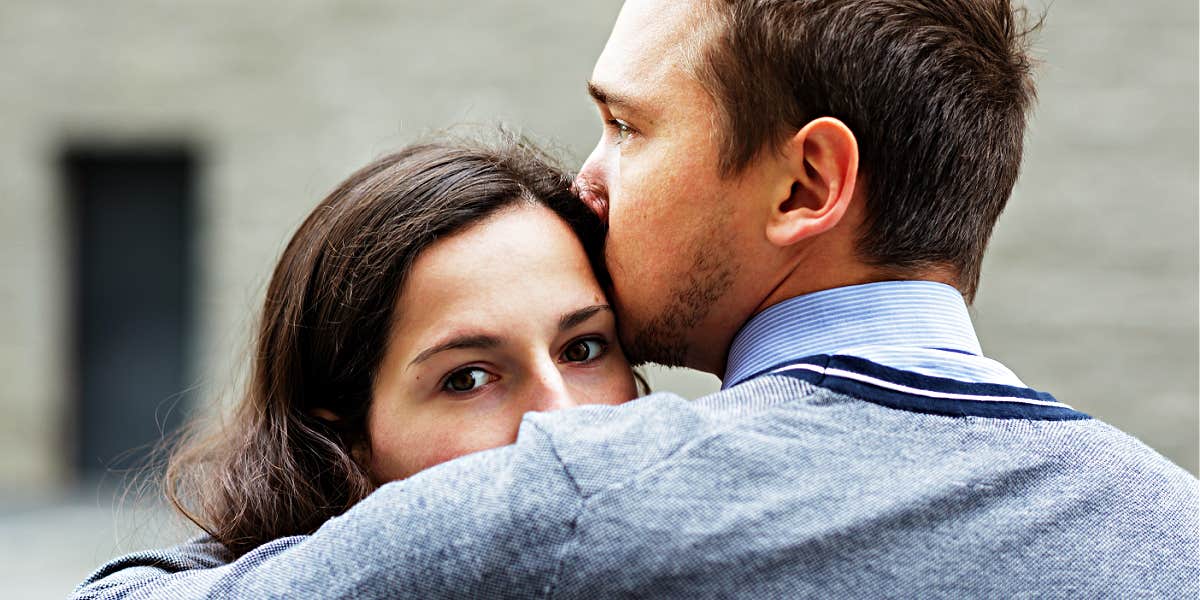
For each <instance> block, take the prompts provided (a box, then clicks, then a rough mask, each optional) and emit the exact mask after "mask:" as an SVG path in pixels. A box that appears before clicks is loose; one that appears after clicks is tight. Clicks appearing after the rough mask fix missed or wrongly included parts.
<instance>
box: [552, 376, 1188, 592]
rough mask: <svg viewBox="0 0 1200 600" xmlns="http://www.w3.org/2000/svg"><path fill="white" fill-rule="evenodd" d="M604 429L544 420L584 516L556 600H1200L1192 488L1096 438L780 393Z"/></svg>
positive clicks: (790, 385)
mask: <svg viewBox="0 0 1200 600" xmlns="http://www.w3.org/2000/svg"><path fill="white" fill-rule="evenodd" d="M747 407H754V408H752V409H748V408H747ZM630 409H632V410H630ZM597 412H599V411H597ZM603 412H605V413H606V414H605V415H604V416H603V417H601V418H597V419H595V421H585V422H582V423H581V422H579V420H578V419H563V418H556V416H554V415H537V416H534V417H532V418H531V420H532V421H533V422H534V423H537V424H538V425H539V426H540V427H541V428H542V429H543V430H544V431H546V432H547V434H548V436H549V438H550V439H551V440H552V441H553V440H558V439H561V440H563V443H562V444H557V443H556V444H555V451H556V452H557V454H558V455H559V456H560V457H561V458H562V461H563V464H564V466H565V468H566V470H567V472H568V473H570V474H571V476H572V478H573V479H574V481H575V482H576V483H577V484H578V485H579V489H580V495H581V496H582V497H583V499H584V503H583V510H582V511H581V513H580V516H579V518H578V521H577V525H576V531H575V535H574V540H573V541H572V543H571V544H569V545H568V546H566V548H565V550H564V557H563V561H562V566H561V573H562V575H561V580H560V582H559V584H558V589H559V593H558V594H556V596H558V597H589V596H594V595H596V594H597V593H600V594H601V595H610V594H613V595H623V594H630V595H652V596H654V597H660V596H673V597H680V598H684V597H701V596H703V597H734V596H740V597H772V596H774V597H779V596H785V597H797V596H801V597H803V596H821V597H829V596H857V597H880V596H897V597H930V596H942V597H944V596H960V597H964V596H966V597H995V596H1005V597H1009V596H1021V595H1031V596H1033V595H1036V596H1049V597H1056V596H1088V597H1095V596H1100V595H1117V596H1146V595H1149V596H1179V597H1195V596H1196V595H1197V593H1198V590H1197V582H1198V579H1200V567H1198V562H1200V556H1198V554H1200V542H1198V540H1197V527H1198V520H1197V512H1198V511H1200V494H1198V487H1197V482H1196V480H1195V479H1194V478H1193V477H1191V476H1190V475H1189V474H1187V473H1186V472H1184V471H1182V470H1181V469H1179V468H1178V467H1176V466H1175V465H1173V464H1171V463H1170V462H1168V461H1167V460H1165V459H1163V458H1162V457H1160V456H1159V455H1157V454H1156V453H1155V452H1153V451H1152V450H1150V449H1149V448H1147V447H1145V446H1144V445H1142V444H1141V443H1140V442H1138V441H1136V440H1134V439H1133V438H1130V437H1129V436H1127V435H1125V434H1123V433H1121V432H1119V431H1117V430H1115V429H1113V428H1112V427H1110V426H1108V425H1106V424H1103V423H1101V422H1098V421H1095V420H1092V419H1078V418H1069V419H1057V420H1034V419H1015V418H986V417H973V416H941V415H934V414H925V413H920V412H915V411H910V410H904V409H897V408H891V407H887V406H883V405H880V404H878V403H875V402H871V401H864V400H862V399H858V398H853V397H851V396H847V395H842V394H836V393H832V392H830V391H828V390H825V389H822V388H820V387H816V386H813V385H810V384H808V383H807V382H804V381H800V380H797V379H794V378H791V377H787V376H771V377H763V378H759V379H755V380H752V381H750V382H747V383H745V384H743V385H741V386H738V387H736V388H733V389H731V390H728V391H725V392H722V393H718V394H715V395H713V396H710V397H708V398H705V399H702V400H700V401H698V402H696V403H693V404H688V403H685V402H683V401H680V400H669V399H659V398H649V399H646V400H642V401H639V405H638V406H636V407H628V408H627V409H625V410H617V411H603ZM578 427H589V428H593V427H594V428H597V429H595V430H596V431H620V432H622V435H620V436H615V437H613V438H609V439H606V440H604V443H599V444H597V443H591V442H590V441H588V440H587V436H586V435H585V434H583V433H581V432H580V431H577V430H576V428H578ZM581 440H582V441H581ZM648 446H649V447H652V448H653V449H652V450H650V448H648ZM612 465H625V466H626V468H624V469H620V470H616V469H613V467H612Z"/></svg>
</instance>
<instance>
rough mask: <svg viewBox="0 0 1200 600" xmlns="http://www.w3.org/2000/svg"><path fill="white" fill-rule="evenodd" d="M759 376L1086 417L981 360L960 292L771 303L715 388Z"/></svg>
mask: <svg viewBox="0 0 1200 600" xmlns="http://www.w3.org/2000/svg"><path fill="white" fill-rule="evenodd" d="M766 373H782V374H788V375H791V376H797V377H801V378H803V379H805V380H808V381H809V382H810V383H817V384H818V385H825V386H826V387H831V388H835V389H842V388H845V389H843V390H842V391H846V392H847V393H853V392H863V391H864V389H865V388H864V387H862V386H867V387H869V388H870V389H871V390H873V391H872V393H871V394H870V396H871V398H872V399H876V400H879V399H890V400H888V401H886V402H883V403H885V404H889V405H892V406H896V407H897V408H907V409H911V410H919V411H922V412H936V413H941V414H960V415H980V416H1010V417H1030V418H1037V415H1038V414H1040V415H1041V416H1044V417H1045V418H1087V416H1086V415H1083V414H1082V413H1077V412H1075V411H1073V410H1072V409H1070V407H1068V406H1066V405H1065V404H1061V403H1059V402H1058V401H1056V400H1055V399H1054V398H1053V397H1052V396H1050V395H1049V394H1044V393H1042V392H1036V391H1034V390H1030V389H1028V388H1027V387H1025V385H1024V383H1022V382H1021V380H1020V379H1018V378H1017V376H1016V375H1015V374H1013V373H1012V371H1010V370H1008V369H1007V368H1005V367H1004V365H1002V364H1000V363H999V362H996V361H994V360H992V359H989V358H987V357H985V356H983V351H982V349H981V348H980V345H979V339H978V338H977V337H976V336H975V329H974V327H972V325H971V317H970V315H969V314H968V312H967V306H966V303H965V302H964V301H963V298H962V295H961V294H960V293H959V292H958V290H956V289H954V288H952V287H950V286H948V285H944V284H941V283H935V282H931V281H888V282H880V283H869V284H864V285H856V286H850V287H842V288H835V289H831V290H823V291H820V292H815V293H812V294H806V295H804V296H798V297H796V298H791V299H789V300H785V301H783V302H781V303H779V304H776V305H774V306H771V307H770V308H768V309H767V310H764V311H763V312H761V313H759V314H758V315H755V316H754V317H753V318H752V319H751V320H750V321H749V322H748V323H747V324H746V326H745V327H743V328H742V330H741V331H740V332H738V334H737V336H736V337H735V338H734V341H733V345H732V346H731V347H730V351H729V359H728V361H727V363H726V369H725V380H724V385H723V387H724V388H729V387H732V386H735V385H737V384H739V383H742V382H745V381H746V380H748V379H751V378H753V377H757V376H759V375H763V374H766ZM843 384H844V385H843ZM854 395H861V394H858V393H855V394H854ZM985 405H986V407H985ZM997 407H999V408H997ZM1031 407H1033V408H1032V409H1031ZM1031 410H1032V412H1031ZM1039 411H1040V412H1039ZM1035 413H1036V414H1035ZM1031 415H1033V416H1032V417H1031ZM1064 415H1065V416H1064Z"/></svg>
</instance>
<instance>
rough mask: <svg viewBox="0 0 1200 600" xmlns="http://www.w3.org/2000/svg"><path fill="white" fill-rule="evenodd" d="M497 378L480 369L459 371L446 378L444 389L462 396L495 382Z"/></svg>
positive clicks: (472, 368)
mask: <svg viewBox="0 0 1200 600" xmlns="http://www.w3.org/2000/svg"><path fill="white" fill-rule="evenodd" d="M495 380H496V377H495V376H494V375H492V374H491V373H488V372H487V371H484V370H483V369H480V368H479V367H468V368H466V369H459V370H457V371H455V372H453V373H451V374H450V376H448V377H446V382H445V383H443V384H442V389H443V390H444V391H447V392H451V393H456V394H462V393H465V392H472V391H475V390H477V389H479V388H481V387H483V386H485V385H487V384H489V383H491V382H493V381H495Z"/></svg>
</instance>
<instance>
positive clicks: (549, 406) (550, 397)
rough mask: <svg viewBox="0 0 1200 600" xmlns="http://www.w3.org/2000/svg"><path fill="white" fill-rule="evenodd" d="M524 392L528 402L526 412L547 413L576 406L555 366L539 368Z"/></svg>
mask: <svg viewBox="0 0 1200 600" xmlns="http://www.w3.org/2000/svg"><path fill="white" fill-rule="evenodd" d="M529 388H530V389H528V390H527V391H526V394H527V395H526V398H528V400H529V408H528V410H536V411H539V412H549V411H553V410H560V409H563V408H570V407H572V406H575V405H577V404H578V402H576V401H575V399H574V398H572V397H571V393H570V391H569V390H568V389H567V382H566V380H564V379H563V374H562V372H561V371H559V370H558V368H557V365H545V366H542V367H541V368H539V369H538V370H537V371H536V372H535V373H534V374H533V377H531V378H530V385H529Z"/></svg>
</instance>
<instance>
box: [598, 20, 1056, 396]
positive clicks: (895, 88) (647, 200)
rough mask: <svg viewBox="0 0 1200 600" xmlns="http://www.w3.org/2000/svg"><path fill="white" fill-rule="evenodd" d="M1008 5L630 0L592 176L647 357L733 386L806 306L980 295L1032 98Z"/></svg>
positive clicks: (627, 320)
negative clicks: (746, 335) (867, 285)
mask: <svg viewBox="0 0 1200 600" xmlns="http://www.w3.org/2000/svg"><path fill="white" fill-rule="evenodd" d="M1024 34H1025V29H1024V27H1023V19H1022V18H1021V14H1020V13H1019V12H1017V11H1014V9H1013V8H1012V7H1011V6H1010V5H1009V3H1008V1H1007V0H823V1H820V2H817V1H805V0H701V1H697V2H695V3H692V2H686V3H685V2H673V1H670V0H630V1H629V2H627V3H626V5H625V7H624V8H623V9H622V11H621V15H620V17H619V18H618V21H617V23H616V25H615V27H614V29H613V33H612V36H611V37H610V39H609V42H608V45H607V46H606V47H605V50H604V52H603V54H602V55H601V56H600V58H599V60H598V61H597V64H596V67H595V70H594V72H593V75H592V81H591V91H592V95H593V96H594V97H595V99H596V100H597V104H598V106H599V107H600V111H601V115H602V117H603V119H604V120H605V121H606V126H605V133H604V135H603V137H602V138H601V140H600V143H599V144H598V145H597V147H596V150H595V151H594V152H593V153H592V155H591V157H589V159H588V161H587V163H586V164H585V165H584V167H583V169H582V171H581V174H580V180H579V181H580V188H581V189H582V190H584V198H585V200H587V201H589V202H590V203H592V204H593V205H602V206H603V209H602V210H606V211H607V214H608V217H609V223H610V233H609V240H608V250H607V257H608V260H609V266H610V269H611V270H612V274H613V279H614V284H615V289H614V301H615V302H616V303H617V306H618V312H619V314H620V316H621V319H622V332H623V337H624V339H625V342H626V344H627V345H628V346H629V351H630V355H631V357H632V358H635V359H643V360H652V361H655V362H662V363H666V364H684V365H688V366H693V367H697V368H702V369H704V370H708V371H711V372H716V373H720V371H721V370H722V369H723V367H724V357H725V352H726V351H727V349H728V346H729V343H730V341H731V340H732V336H733V335H734V334H735V333H736V331H737V329H738V328H740V327H741V325H742V324H743V323H744V322H745V320H746V319H747V318H749V317H750V316H752V315H753V314H754V313H756V312H758V311H760V310H762V309H763V308H765V307H767V306H769V305H771V304H773V303H775V302H778V301H780V300H782V299H785V298H787V297H790V296H793V295H796V294H798V293H805V292H810V291H815V290H818V289H824V288H828V287H835V286H839V285H849V284H853V283H862V282H865V281H874V280H884V279H913V278H919V279H937V280H943V281H946V282H948V283H952V284H954V285H957V286H958V287H959V289H960V290H962V291H963V293H964V295H965V296H967V297H968V299H969V298H971V297H972V296H973V295H974V292H975V289H976V287H977V285H978V279H979V269H980V263H981V261H982V257H983V251H984V248H985V247H986V244H987V240H988V237H989V236H990V233H991V230H992V226H993V225H994V223H995V221H996V219H997V218H998V216H999V214H1000V212H1001V210H1002V209H1003V207H1004V204H1005V202H1006V201H1007V199H1008V197H1009V195H1010V194H1011V191H1012V187H1013V184H1014V182H1015V180H1016V177H1017V172H1018V168H1019V165H1020V158H1021V148H1022V140H1023V135H1024V128H1025V120H1026V117H1025V115H1026V112H1027V110H1028V108H1029V106H1030V104H1031V103H1032V100H1033V95H1034V91H1033V85H1032V81H1031V78H1030V70H1031V67H1030V62H1029V60H1028V58H1027V57H1026V54H1025V49H1024V39H1025V35H1024Z"/></svg>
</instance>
